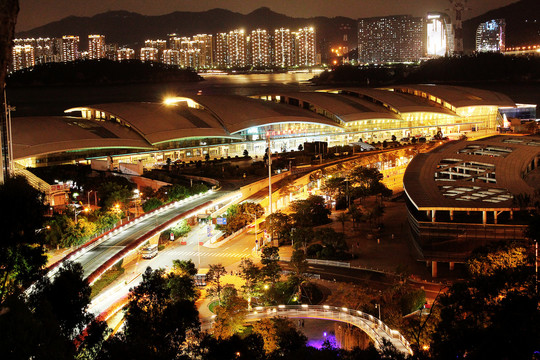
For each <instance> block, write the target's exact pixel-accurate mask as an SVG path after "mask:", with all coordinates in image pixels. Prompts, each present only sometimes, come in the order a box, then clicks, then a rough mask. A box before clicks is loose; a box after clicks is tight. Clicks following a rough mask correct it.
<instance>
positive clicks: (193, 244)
mask: <svg viewBox="0 0 540 360" xmlns="http://www.w3.org/2000/svg"><path fill="white" fill-rule="evenodd" d="M252 236H254V235H253V234H252ZM206 239H207V231H206V226H205V225H202V226H196V227H195V228H194V229H193V230H192V231H191V232H190V234H189V236H188V238H187V244H186V245H180V242H178V241H175V242H174V243H171V244H170V245H169V246H168V247H167V248H166V249H164V250H163V251H160V252H159V254H158V255H157V256H156V257H155V258H153V259H149V260H145V259H142V258H139V259H138V260H137V261H136V262H135V263H131V264H127V267H126V272H125V273H124V275H123V276H122V278H121V279H119V281H117V282H116V284H114V285H112V286H111V287H110V288H107V289H106V290H105V291H104V292H103V293H101V294H99V295H98V296H97V297H96V298H95V299H93V300H92V303H91V305H90V311H91V312H92V313H94V314H96V315H98V314H100V313H101V312H103V311H105V310H106V309H108V308H109V307H110V306H111V305H113V304H114V303H115V302H116V301H117V300H119V299H121V298H122V297H125V296H127V294H128V293H129V290H130V289H131V288H134V287H135V286H137V285H138V284H139V283H140V282H141V280H142V276H141V274H142V273H143V272H144V270H145V269H146V268H147V267H151V268H152V269H158V268H164V269H170V268H171V266H172V261H173V260H176V259H178V260H190V259H191V260H192V261H193V263H194V264H195V265H197V266H198V267H199V268H203V269H204V268H208V266H209V265H210V264H218V263H220V264H222V265H223V266H225V268H226V269H227V270H234V269H237V267H238V264H239V262H240V261H241V260H242V259H243V258H247V257H250V256H251V255H252V248H253V246H252V244H251V242H249V241H246V238H245V237H242V236H241V237H237V238H235V239H233V240H231V241H230V242H228V243H226V244H223V245H222V246H220V247H218V248H213V249H212V248H207V247H205V246H199V245H198V242H199V241H206ZM199 255H200V265H199Z"/></svg>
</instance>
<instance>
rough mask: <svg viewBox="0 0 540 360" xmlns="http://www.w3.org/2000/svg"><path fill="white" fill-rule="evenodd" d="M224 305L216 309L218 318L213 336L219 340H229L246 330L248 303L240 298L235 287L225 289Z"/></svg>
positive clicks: (230, 286) (214, 325)
mask: <svg viewBox="0 0 540 360" xmlns="http://www.w3.org/2000/svg"><path fill="white" fill-rule="evenodd" d="M223 298H224V299H223V304H220V305H218V306H216V307H215V312H216V318H215V319H214V324H213V325H212V334H213V335H214V336H215V337H216V338H217V339H227V338H230V337H231V336H232V335H234V334H236V333H238V332H239V331H242V330H243V329H244V322H245V318H246V313H247V301H246V300H244V299H243V298H241V297H239V296H238V294H237V292H236V289H235V288H234V286H233V285H226V286H225V287H224V296H223Z"/></svg>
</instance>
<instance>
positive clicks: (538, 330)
mask: <svg viewBox="0 0 540 360" xmlns="http://www.w3.org/2000/svg"><path fill="white" fill-rule="evenodd" d="M507 246H508V245H507V244H504V243H501V244H497V245H494V246H493V247H490V248H489V249H488V250H487V252H485V251H481V252H480V253H479V254H474V255H473V257H472V260H471V264H474V266H472V267H471V268H472V269H474V270H473V271H471V278H470V279H468V280H466V281H463V282H457V283H455V284H454V285H453V286H452V287H451V288H450V290H449V291H448V292H447V293H446V294H445V295H443V296H442V297H441V304H442V308H441V321H440V323H439V325H438V326H437V330H436V332H435V334H434V341H433V346H432V350H433V355H434V356H436V358H438V359H455V358H462V357H464V356H465V355H466V356H467V358H470V359H489V358H499V359H530V358H532V357H533V355H532V354H533V353H534V352H535V351H537V349H538V348H539V346H540V340H539V339H540V327H539V326H538V323H539V321H540V310H539V308H538V302H539V300H540V298H539V297H538V294H537V293H536V292H535V290H534V285H535V281H534V274H533V272H532V271H531V269H530V267H528V266H525V265H524V264H523V263H522V261H521V260H517V261H508V260H505V261H500V259H501V258H503V257H504V256H501V255H503V254H505V253H506V254H508V255H507V256H508V257H509V258H513V259H520V258H521V255H519V253H518V254H517V256H516V254H515V253H507V250H506V249H507ZM497 253H498V254H497ZM489 254H494V256H493V257H490V256H489ZM486 255H487V256H486ZM474 259H476V260H474ZM476 261H477V262H484V264H485V267H484V268H485V269H486V271H478V270H480V268H481V267H479V266H476V264H475V262H476Z"/></svg>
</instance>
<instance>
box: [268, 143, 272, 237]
mask: <svg viewBox="0 0 540 360" xmlns="http://www.w3.org/2000/svg"><path fill="white" fill-rule="evenodd" d="M267 134H268V135H267V140H268V215H271V214H272V149H271V148H270V145H271V143H270V134H269V133H267ZM268 228H269V227H268ZM272 240H273V239H272V233H270V241H272Z"/></svg>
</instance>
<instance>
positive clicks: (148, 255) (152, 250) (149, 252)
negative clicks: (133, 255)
mask: <svg viewBox="0 0 540 360" xmlns="http://www.w3.org/2000/svg"><path fill="white" fill-rule="evenodd" d="M157 253H158V245H157V244H152V245H147V246H145V247H143V248H142V249H141V251H140V254H141V256H142V258H143V259H152V258H153V257H155V256H156V255H157Z"/></svg>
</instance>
